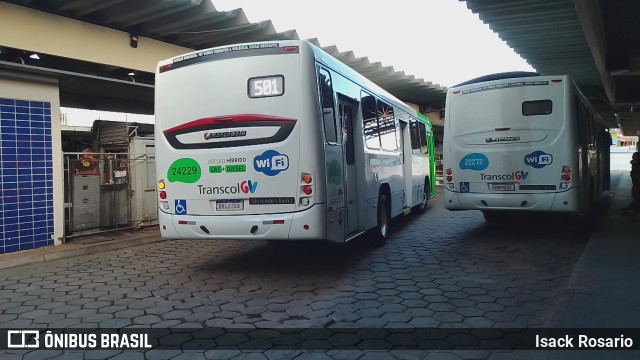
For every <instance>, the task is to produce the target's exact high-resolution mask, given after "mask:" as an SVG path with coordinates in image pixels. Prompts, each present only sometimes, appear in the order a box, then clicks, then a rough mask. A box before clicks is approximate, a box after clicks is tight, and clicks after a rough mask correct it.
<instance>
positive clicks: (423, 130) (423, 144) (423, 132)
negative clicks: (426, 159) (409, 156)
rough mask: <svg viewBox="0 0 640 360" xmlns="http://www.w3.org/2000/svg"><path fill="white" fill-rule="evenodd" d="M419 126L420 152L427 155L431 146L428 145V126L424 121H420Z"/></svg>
mask: <svg viewBox="0 0 640 360" xmlns="http://www.w3.org/2000/svg"><path fill="white" fill-rule="evenodd" d="M418 126H419V127H420V153H421V154H425V155H426V154H428V153H429V147H428V146H427V127H426V125H425V124H423V123H419V124H418Z"/></svg>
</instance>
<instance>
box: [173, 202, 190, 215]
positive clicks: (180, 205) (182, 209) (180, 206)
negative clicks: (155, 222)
mask: <svg viewBox="0 0 640 360" xmlns="http://www.w3.org/2000/svg"><path fill="white" fill-rule="evenodd" d="M175 209H176V215H186V214H187V200H184V199H176V202H175Z"/></svg>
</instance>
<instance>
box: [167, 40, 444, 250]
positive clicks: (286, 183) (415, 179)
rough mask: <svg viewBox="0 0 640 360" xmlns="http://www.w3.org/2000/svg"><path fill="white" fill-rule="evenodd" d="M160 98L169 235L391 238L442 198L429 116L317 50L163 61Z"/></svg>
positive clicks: (248, 49)
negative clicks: (400, 219)
mask: <svg viewBox="0 0 640 360" xmlns="http://www.w3.org/2000/svg"><path fill="white" fill-rule="evenodd" d="M155 90H156V92H155V116H156V124H155V139H156V169H157V170H156V173H157V177H158V188H159V191H158V196H159V199H158V200H159V201H158V208H159V222H160V229H161V234H162V236H163V237H164V238H168V239H239V240H246V239H262V240H315V239H327V240H330V241H335V242H346V241H348V240H350V239H352V238H353V237H355V236H357V235H359V234H361V233H363V232H364V231H367V230H369V229H373V228H376V229H377V236H376V238H377V239H379V240H381V241H384V239H385V238H386V237H387V235H388V231H389V221H390V219H391V218H392V217H394V216H397V215H400V214H403V213H408V212H409V211H410V210H411V209H412V208H413V209H414V210H417V211H418V212H421V211H424V209H425V207H426V204H427V200H428V199H429V198H431V197H433V195H434V191H433V189H434V188H433V185H432V183H433V182H434V180H435V179H434V176H433V174H432V170H431V169H432V166H431V164H430V161H433V149H432V140H433V139H432V131H431V126H430V124H429V122H428V120H424V119H421V118H419V117H418V113H417V112H416V111H414V110H412V109H411V108H410V107H409V106H407V105H405V104H404V103H402V102H401V101H399V100H398V99H396V98H394V97H393V96H392V95H390V94H389V93H387V92H386V91H384V90H383V89H381V88H380V87H378V86H376V85H375V84H373V83H372V82H370V81H368V80H367V79H366V78H364V77H363V76H361V75H360V74H358V73H357V72H355V71H354V70H352V69H350V68H349V67H347V66H346V65H344V64H342V63H341V62H340V61H338V60H337V59H335V58H333V57H332V56H330V55H329V54H327V53H326V52H324V51H322V50H321V49H320V48H318V47H316V46H314V45H312V44H311V43H309V42H307V41H291V40H290V41H275V42H256V43H246V44H238V45H233V46H224V47H217V48H212V49H207V50H201V51H195V52H192V53H189V54H185V55H183V56H178V57H175V58H171V59H168V60H165V61H161V62H160V63H159V64H158V69H157V73H156V88H155ZM412 136H413V138H412ZM430 145H431V148H430Z"/></svg>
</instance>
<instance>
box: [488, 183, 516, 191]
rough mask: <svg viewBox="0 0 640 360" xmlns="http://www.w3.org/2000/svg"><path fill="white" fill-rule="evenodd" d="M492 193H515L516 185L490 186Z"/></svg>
mask: <svg viewBox="0 0 640 360" xmlns="http://www.w3.org/2000/svg"><path fill="white" fill-rule="evenodd" d="M489 188H490V189H491V191H515V189H516V184H489Z"/></svg>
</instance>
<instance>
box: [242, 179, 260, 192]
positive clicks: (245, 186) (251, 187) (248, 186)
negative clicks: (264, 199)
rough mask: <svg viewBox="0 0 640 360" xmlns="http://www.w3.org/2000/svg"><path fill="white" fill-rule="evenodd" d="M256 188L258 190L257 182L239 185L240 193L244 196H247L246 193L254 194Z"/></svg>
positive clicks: (244, 182) (245, 182)
mask: <svg viewBox="0 0 640 360" xmlns="http://www.w3.org/2000/svg"><path fill="white" fill-rule="evenodd" d="M257 188H258V182H257V181H251V180H247V181H243V182H241V183H240V191H242V192H243V193H245V194H248V193H252V194H253V193H254V192H256V189H257Z"/></svg>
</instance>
